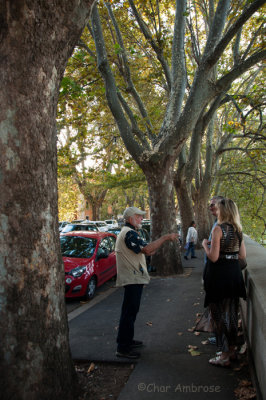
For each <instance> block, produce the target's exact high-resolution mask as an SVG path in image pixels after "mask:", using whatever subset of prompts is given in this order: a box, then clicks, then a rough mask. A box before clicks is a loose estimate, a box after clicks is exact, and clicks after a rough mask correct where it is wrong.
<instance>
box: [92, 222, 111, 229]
mask: <svg viewBox="0 0 266 400" xmlns="http://www.w3.org/2000/svg"><path fill="white" fill-rule="evenodd" d="M90 223H92V224H95V225H96V226H97V227H98V229H99V231H101V232H107V231H108V224H107V223H106V222H105V221H90Z"/></svg>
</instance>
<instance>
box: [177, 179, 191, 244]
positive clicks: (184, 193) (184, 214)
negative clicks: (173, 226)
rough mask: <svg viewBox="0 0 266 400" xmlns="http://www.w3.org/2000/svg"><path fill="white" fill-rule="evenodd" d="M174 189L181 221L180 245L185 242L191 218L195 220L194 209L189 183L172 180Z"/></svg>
mask: <svg viewBox="0 0 266 400" xmlns="http://www.w3.org/2000/svg"><path fill="white" fill-rule="evenodd" d="M174 186H175V191H176V194H177V199H178V206H179V211H180V218H181V222H182V226H181V228H182V245H184V244H185V243H186V235H187V231H188V228H189V226H190V224H191V222H192V221H193V220H195V216H194V209H193V203H192V196H191V190H190V189H191V184H190V183H189V184H188V183H187V182H186V181H185V180H184V181H182V182H181V181H178V180H177V179H175V180H174Z"/></svg>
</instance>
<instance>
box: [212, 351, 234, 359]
mask: <svg viewBox="0 0 266 400" xmlns="http://www.w3.org/2000/svg"><path fill="white" fill-rule="evenodd" d="M221 354H222V352H221V351H217V352H216V356H221ZM229 359H230V361H237V359H238V357H237V353H236V351H232V352H231V351H230V353H229Z"/></svg>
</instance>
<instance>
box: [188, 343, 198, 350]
mask: <svg viewBox="0 0 266 400" xmlns="http://www.w3.org/2000/svg"><path fill="white" fill-rule="evenodd" d="M187 347H188V348H189V350H188V351H190V350H197V348H198V346H193V345H192V344H189V345H188V346H187Z"/></svg>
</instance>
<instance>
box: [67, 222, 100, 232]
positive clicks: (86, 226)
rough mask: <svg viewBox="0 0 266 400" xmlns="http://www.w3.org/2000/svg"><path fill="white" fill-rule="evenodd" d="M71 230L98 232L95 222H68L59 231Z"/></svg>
mask: <svg viewBox="0 0 266 400" xmlns="http://www.w3.org/2000/svg"><path fill="white" fill-rule="evenodd" d="M73 231H94V232H99V229H98V227H97V225H96V224H89V223H87V224H68V225H66V226H65V227H64V229H63V230H62V231H61V233H67V232H73Z"/></svg>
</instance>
